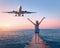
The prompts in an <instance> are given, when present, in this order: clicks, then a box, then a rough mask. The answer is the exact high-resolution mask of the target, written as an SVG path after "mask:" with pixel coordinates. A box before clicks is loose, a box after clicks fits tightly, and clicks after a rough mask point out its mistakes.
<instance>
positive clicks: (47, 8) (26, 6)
mask: <svg viewBox="0 0 60 48" xmlns="http://www.w3.org/2000/svg"><path fill="white" fill-rule="evenodd" d="M19 5H21V6H22V10H27V11H32V12H37V13H35V14H28V15H24V17H15V15H14V14H6V13H1V12H5V11H13V10H17V11H18V6H19ZM42 17H46V18H45V20H44V21H43V22H42V23H41V24H40V28H60V0H0V30H15V29H27V28H34V25H33V24H31V23H30V22H29V21H28V20H27V18H30V19H31V20H32V21H33V22H35V21H36V20H39V21H40V20H41V18H42Z"/></svg>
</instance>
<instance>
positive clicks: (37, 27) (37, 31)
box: [27, 17, 45, 33]
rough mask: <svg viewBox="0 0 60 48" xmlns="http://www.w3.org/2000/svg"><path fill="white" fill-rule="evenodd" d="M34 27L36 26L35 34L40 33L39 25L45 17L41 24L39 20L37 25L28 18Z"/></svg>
mask: <svg viewBox="0 0 60 48" xmlns="http://www.w3.org/2000/svg"><path fill="white" fill-rule="evenodd" d="M27 19H28V20H29V21H30V22H31V23H32V24H33V25H35V33H39V25H40V23H41V22H42V21H43V20H44V19H45V17H43V18H42V19H41V21H40V22H38V20H36V23H34V22H32V21H31V20H30V19H29V18H27Z"/></svg>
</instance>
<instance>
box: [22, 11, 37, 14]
mask: <svg viewBox="0 0 60 48" xmlns="http://www.w3.org/2000/svg"><path fill="white" fill-rule="evenodd" d="M21 13H22V14H31V13H36V12H29V11H22V12H21Z"/></svg>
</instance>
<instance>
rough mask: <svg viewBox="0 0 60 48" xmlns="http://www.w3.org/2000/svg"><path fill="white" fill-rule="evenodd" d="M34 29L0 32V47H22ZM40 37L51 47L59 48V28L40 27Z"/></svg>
mask: <svg viewBox="0 0 60 48" xmlns="http://www.w3.org/2000/svg"><path fill="white" fill-rule="evenodd" d="M33 34H34V30H18V31H6V32H5V31H4V32H0V48H23V47H24V46H25V45H26V44H27V42H28V41H29V40H30V39H31V38H32V36H33ZM40 37H41V38H42V39H43V40H44V41H45V42H46V43H47V44H49V45H50V46H52V47H51V48H60V30H58V29H42V30H40Z"/></svg>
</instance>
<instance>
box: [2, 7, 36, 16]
mask: <svg viewBox="0 0 60 48" xmlns="http://www.w3.org/2000/svg"><path fill="white" fill-rule="evenodd" d="M3 13H11V14H15V16H21V15H22V16H24V14H31V13H36V12H29V11H22V7H21V6H20V8H19V10H18V11H14V10H13V11H8V12H3Z"/></svg>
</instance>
